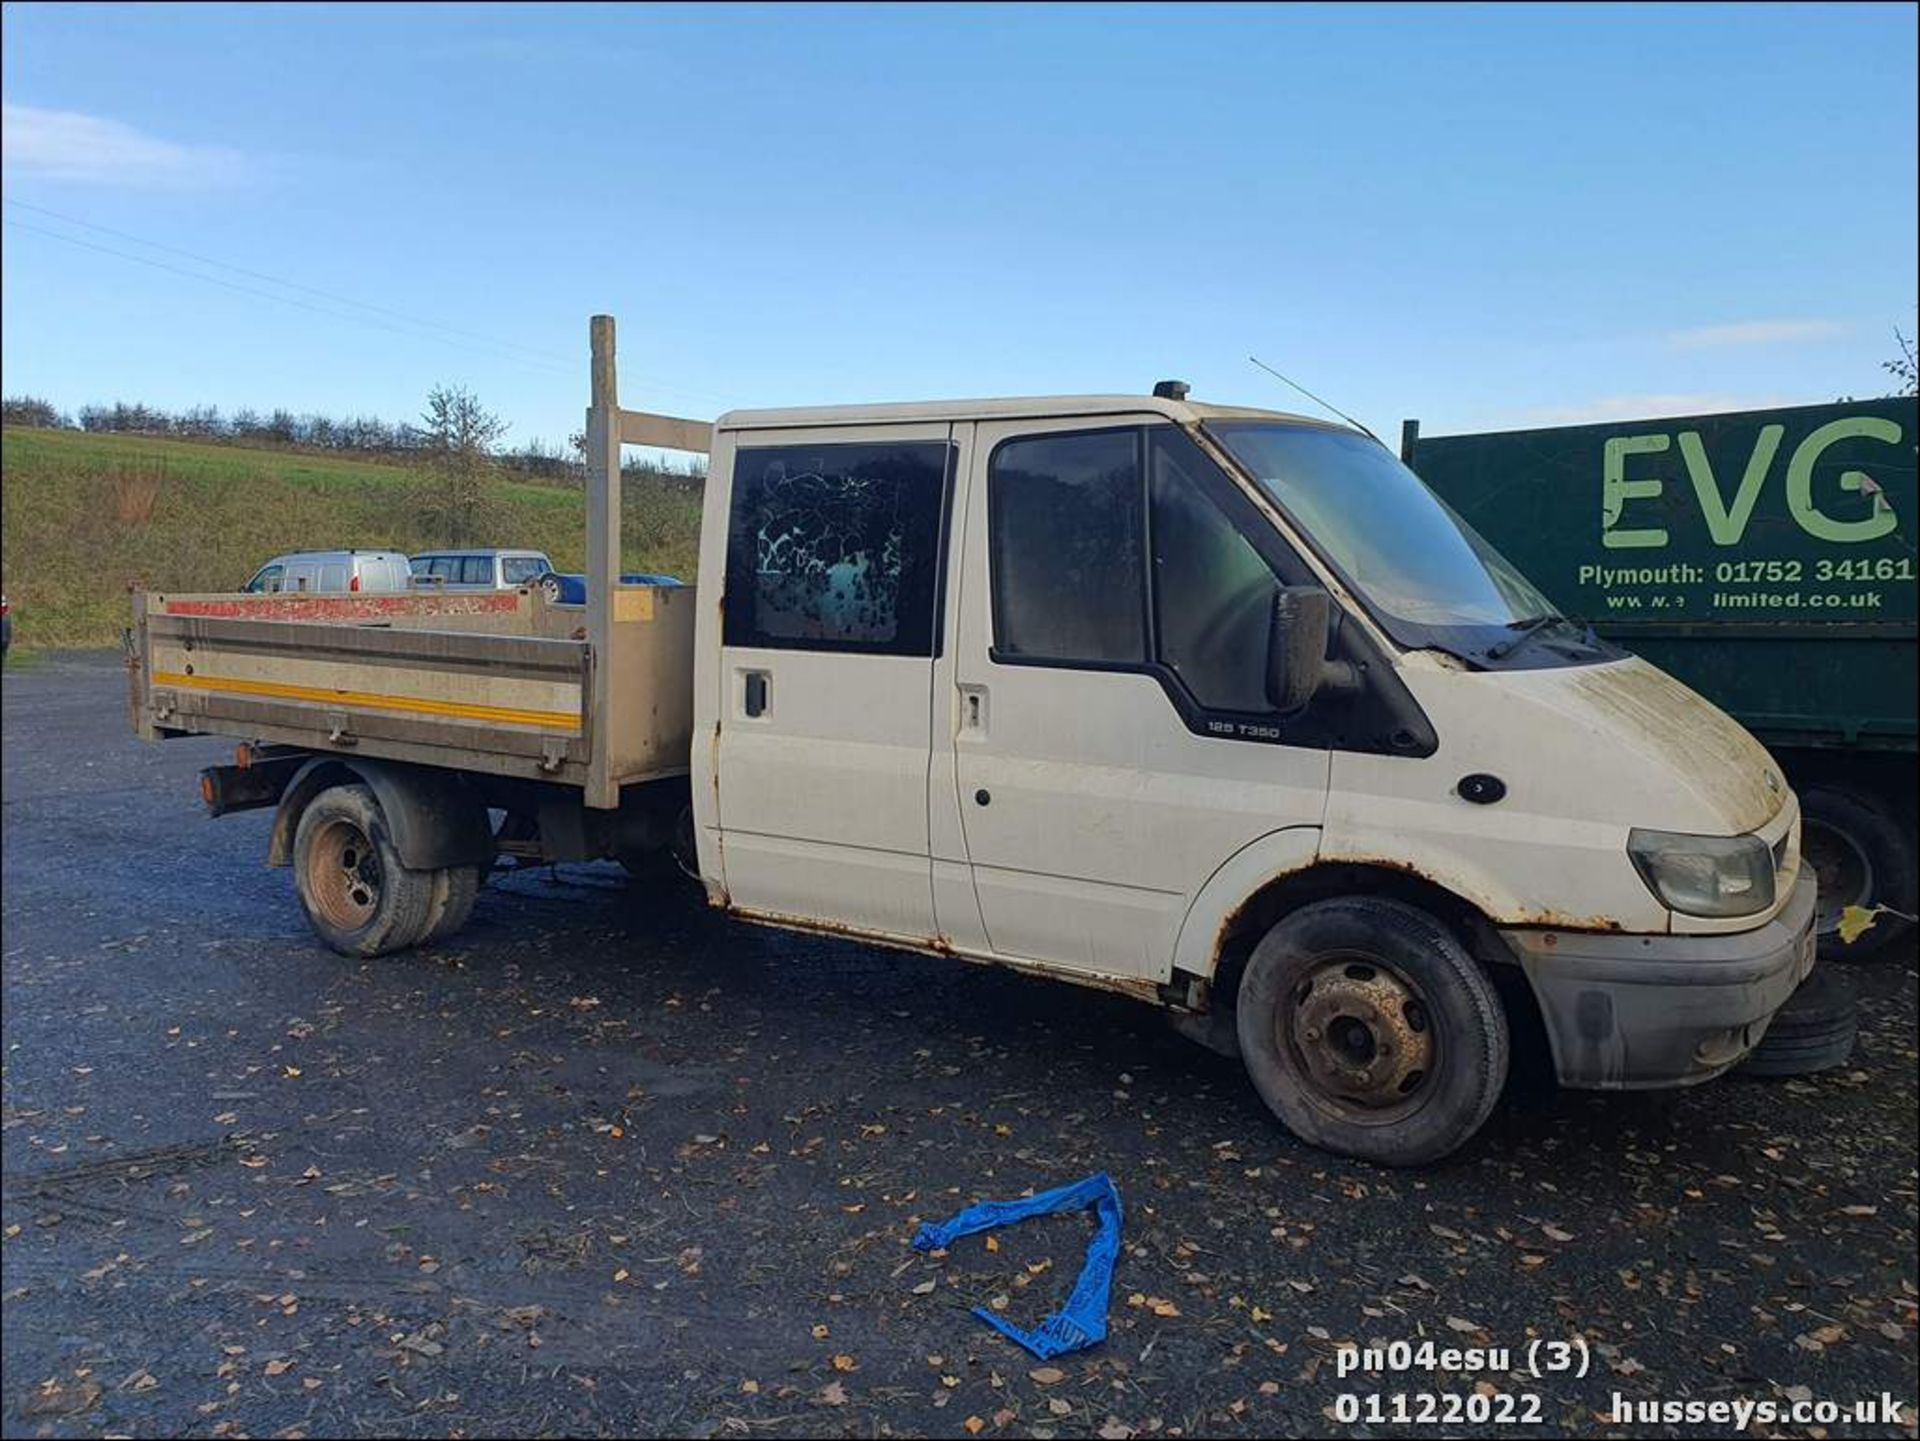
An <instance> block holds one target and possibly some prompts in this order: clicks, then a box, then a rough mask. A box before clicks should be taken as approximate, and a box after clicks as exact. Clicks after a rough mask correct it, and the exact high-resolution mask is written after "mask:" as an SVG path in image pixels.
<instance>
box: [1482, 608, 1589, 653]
mask: <svg viewBox="0 0 1920 1441" xmlns="http://www.w3.org/2000/svg"><path fill="white" fill-rule="evenodd" d="M1573 624H1574V623H1573V622H1572V621H1570V620H1568V619H1567V618H1566V617H1565V616H1564V615H1533V616H1528V617H1527V618H1526V619H1525V620H1516V621H1509V622H1508V628H1509V629H1510V630H1512V631H1513V634H1512V635H1510V636H1508V637H1507V638H1506V639H1505V640H1500V641H1495V642H1494V643H1493V644H1492V645H1490V646H1488V647H1487V659H1488V660H1505V659H1506V658H1507V657H1508V656H1510V655H1512V654H1513V653H1514V652H1515V651H1517V650H1519V649H1520V647H1521V646H1523V645H1525V644H1526V643H1527V642H1528V641H1530V640H1532V639H1533V638H1534V637H1535V636H1536V635H1539V634H1540V632H1542V631H1544V630H1546V629H1548V628H1549V627H1551V626H1554V625H1573Z"/></svg>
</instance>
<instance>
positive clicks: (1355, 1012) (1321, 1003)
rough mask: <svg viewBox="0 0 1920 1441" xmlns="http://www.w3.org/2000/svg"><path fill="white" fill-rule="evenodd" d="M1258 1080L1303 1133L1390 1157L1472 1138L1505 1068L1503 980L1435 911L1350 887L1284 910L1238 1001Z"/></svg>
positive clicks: (1436, 1151) (1400, 1160)
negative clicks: (1497, 981) (1492, 976)
mask: <svg viewBox="0 0 1920 1441" xmlns="http://www.w3.org/2000/svg"><path fill="white" fill-rule="evenodd" d="M1236 1013H1237V1016H1236V1026H1237V1029H1238V1032H1239V1040H1240V1053H1241V1057H1242V1059H1243V1060H1244V1062H1245V1064H1246V1067H1247V1074H1248V1076H1249V1077H1251V1078H1252V1081H1253V1084H1254V1089H1255V1090H1257V1091H1258V1092H1259V1093H1260V1098H1261V1099H1262V1100H1263V1101H1265V1102H1266V1103H1267V1107H1268V1109H1270V1110H1271V1111H1272V1112H1273V1113H1274V1114H1275V1115H1276V1116H1278V1117H1279V1118H1280V1120H1281V1121H1282V1122H1283V1123H1284V1124H1285V1125H1286V1127H1287V1129H1288V1130H1290V1131H1292V1132H1293V1133H1294V1134H1295V1135H1296V1136H1298V1137H1300V1139H1301V1140H1303V1141H1307V1142H1309V1143H1310V1144H1312V1145H1315V1146H1319V1147H1321V1148H1322V1149H1324V1150H1328V1151H1334V1152H1337V1153H1339V1154H1340V1155H1343V1156H1353V1157H1356V1158H1357V1159H1359V1160H1363V1161H1372V1162H1375V1163H1377V1164H1379V1165H1383V1166H1418V1165H1422V1164H1425V1163H1426V1162H1429V1161H1437V1160H1439V1159H1440V1158H1441V1157H1442V1156H1445V1155H1447V1154H1449V1153H1450V1152H1452V1151H1454V1150H1457V1149H1458V1148H1459V1147H1460V1146H1462V1145H1464V1144H1465V1143H1466V1142H1467V1141H1468V1140H1469V1139H1471V1138H1472V1136H1473V1134H1474V1133H1475V1132H1476V1131H1478V1130H1479V1129H1480V1126H1481V1124H1482V1123H1483V1122H1484V1121H1485V1120H1486V1119H1487V1116H1488V1114H1489V1113H1490V1112H1491V1111H1492V1110H1493V1105H1494V1102H1495V1101H1496V1100H1497V1099H1499V1096H1500V1088H1501V1085H1502V1084H1503V1083H1504V1081H1505V1080H1506V1074H1507V1056H1508V1038H1507V1022H1506V1016H1505V1013H1504V1012H1503V1011H1502V1010H1501V1007H1500V998H1499V996H1498V994H1497V993H1496V992H1495V990H1494V987H1493V983H1492V982H1491V981H1490V980H1489V979H1488V978H1487V976H1486V974H1485V973H1484V972H1483V971H1482V970H1481V969H1480V967H1479V965H1478V964H1477V963H1476V962H1475V961H1474V959H1473V957H1472V956H1471V955H1470V954H1468V952H1467V949H1466V947H1465V946H1463V945H1462V944H1461V943H1460V941H1459V940H1458V939H1457V938H1456V937H1455V936H1454V934H1453V933H1452V932H1451V931H1449V930H1448V929H1447V928H1446V927H1445V926H1443V925H1441V924H1440V922H1438V921H1437V920H1435V919H1434V918H1433V917H1432V916H1430V915H1428V914H1427V913H1426V912H1425V911H1422V910H1419V909H1417V908H1415V907H1413V906H1410V905H1405V904H1403V903H1401V902H1399V901H1390V900H1383V899H1379V898H1376V897H1372V896H1347V897H1340V898H1337V899H1334V900H1326V901H1318V902H1315V903H1314V904H1312V905H1309V906H1303V907H1302V908H1301V909H1299V910H1297V911H1295V912H1293V913H1292V914H1291V915H1289V916H1287V917H1285V918H1284V919H1283V920H1281V921H1280V922H1279V923H1278V924H1277V925H1275V926H1274V927H1273V929H1272V930H1270V931H1268V932H1267V934H1266V936H1265V937H1264V938H1263V939H1262V940H1261V942H1260V944H1259V945H1258V946H1256V947H1255V948H1254V952H1253V956H1252V958H1251V959H1250V960H1249V961H1248V963H1247V970H1246V975H1245V977H1244V978H1243V979H1242V981H1241V983H1240V993H1239V997H1238V1001H1237V1004H1236Z"/></svg>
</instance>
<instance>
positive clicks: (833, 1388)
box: [815, 1381, 847, 1406]
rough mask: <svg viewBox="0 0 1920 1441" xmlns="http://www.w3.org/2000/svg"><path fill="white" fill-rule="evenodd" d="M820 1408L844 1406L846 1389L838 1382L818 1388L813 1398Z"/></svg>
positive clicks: (831, 1382)
mask: <svg viewBox="0 0 1920 1441" xmlns="http://www.w3.org/2000/svg"><path fill="white" fill-rule="evenodd" d="M815 1399H816V1400H817V1401H818V1402H819V1403H820V1404H821V1405H822V1406H844V1405H846V1404H847V1388H846V1387H845V1386H842V1385H841V1384H840V1383H839V1382H838V1381H829V1382H828V1383H827V1384H826V1385H824V1386H822V1387H821V1388H820V1394H819V1396H817V1397H816V1398H815Z"/></svg>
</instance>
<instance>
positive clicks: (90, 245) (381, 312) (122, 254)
mask: <svg viewBox="0 0 1920 1441" xmlns="http://www.w3.org/2000/svg"><path fill="white" fill-rule="evenodd" d="M5 203H6V204H8V205H10V206H13V207H15V208H17V209H20V210H28V211H32V212H33V213H35V214H37V215H44V216H47V217H49V218H50V219H53V220H58V221H61V222H63V223H64V224H68V225H76V226H79V227H81V228H82V229H85V230H91V231H95V232H97V233H99V234H102V235H111V236H114V237H116V238H117V239H121V240H126V241H130V242H132V243H133V244H135V245H140V246H145V247H146V248H148V249H150V250H158V251H162V252H164V253H166V254H169V255H177V256H180V257H181V258H183V259H186V260H191V261H194V262H196V263H197V264H200V265H206V266H211V267H213V268H215V269H217V270H224V271H227V272H229V273H231V274H234V275H244V276H246V277H248V278H249V279H253V280H260V281H265V282H266V283H267V284H269V285H278V286H282V287H284V288H285V289H288V290H293V291H298V292H299V293H300V294H302V295H310V296H313V297H315V298H316V299H318V300H325V301H330V302H332V303H333V304H334V305H344V306H350V307H352V309H353V310H355V311H364V312H366V314H364V315H356V314H345V313H342V312H340V311H338V310H333V309H329V308H327V307H326V306H322V305H314V304H311V303H308V302H306V301H302V300H298V299H296V298H294V297H293V296H288V295H281V294H279V293H277V292H275V291H271V290H262V289H259V288H257V287H255V286H250V285H240V284H236V283H235V282H233V281H229V280H223V279H221V278H220V277H219V276H216V275H207V274H204V273H202V272H201V271H198V270H191V269H187V268H184V267H182V266H177V265H168V264H166V263H164V262H162V261H159V260H155V259H153V258H151V257H150V256H143V255H133V254H129V253H128V252H126V251H124V250H119V249H116V248H114V247H112V246H108V245H101V244H99V243H98V242H97V241H90V240H85V239H83V238H81V237H80V236H77V235H68V234H65V233H63V232H61V231H58V230H49V229H46V228H45V227H42V226H38V225H29V224H27V223H26V222H24V221H19V220H9V221H7V222H6V223H7V224H8V225H11V226H13V227H15V228H16V229H20V230H28V231H32V232H33V233H35V234H38V235H45V236H48V237H49V238H51V239H54V240H62V241H65V242H66V243H67V244H69V245H77V246H80V247H81V248H83V249H86V250H94V251H98V252H99V253H101V254H103V255H112V256H115V257H117V258H119V259H121V260H130V261H133V262H134V263H135V264H139V265H148V266H152V267H153V268H154V269H156V270H164V271H167V272H168V273H170V274H173V275H183V276H186V277H187V278H188V279H190V280H200V281H205V282H206V283H207V284H209V285H218V286H220V287H222V288H223V289H227V290H232V291H236V292H238V293H239V294H242V295H253V296H257V297H259V298H261V299H265V300H277V301H279V302H280V303H281V304H283V305H292V306H296V307H297V308H299V309H301V310H307V311H311V312H312V313H314V314H316V315H326V316H330V317H331V318H333V319H336V320H345V321H350V322H353V323H357V324H366V325H372V326H374V328H376V329H379V330H383V331H385V332H387V333H388V334H391V335H402V336H407V337H409V338H412V339H420V340H432V341H436V342H438V343H440V344H443V345H451V346H454V347H455V348H456V349H461V350H466V351H468V352H469V353H471V354H483V355H484V354H489V353H491V354H494V355H495V358H498V359H505V360H512V361H515V362H517V363H519V364H522V365H528V366H532V367H534V368H537V369H542V370H550V371H554V370H558V371H565V372H566V373H569V374H571V373H574V372H577V371H578V370H579V369H580V364H579V362H578V361H575V360H569V359H567V358H566V357H565V356H561V355H558V354H555V353H554V352H552V351H547V350H538V349H535V348H533V347H531V346H525V345H520V344H518V343H517V342H515V341H508V340H500V339H497V338H495V337H493V336H490V335H484V334H481V333H480V332H478V331H473V330H465V329H462V328H460V327H458V326H451V325H447V324H444V323H443V322H440V321H436V320H429V319H426V318H425V317H423V316H417V315H410V314H408V313H407V312H405V311H401V310H394V309H392V308H390V307H388V306H384V305H375V304H373V303H372V302H370V301H364V300H356V299H354V298H353V297H352V296H348V295H341V294H338V293H337V292H334V291H330V290H323V289H321V288H319V287H318V286H313V285H306V284H303V283H301V282H300V281H297V280H288V279H286V278H284V277H282V276H278V275H271V274H268V273H267V272H266V271H263V270H254V269H251V268H250V267H248V266H244V265H235V264H233V263H231V262H230V261H225V260H216V259H215V258H213V257H212V256H210V255H202V254H200V253H198V252H197V251H193V250H187V249H184V248H182V247H180V246H177V245H167V244H163V243H162V242H160V241H157V240H148V239H146V238H145V237H144V236H140V235H135V234H133V233H132V232H130V231H126V230H117V229H115V228H114V227H112V226H109V225H100V224H98V223H96V222H94V221H91V220H82V219H81V218H80V217H78V216H76V215H68V214H65V213H64V212H62V211H58V210H54V209H51V208H49V207H47V206H44V205H34V204H31V203H30V202H28V201H25V200H16V199H14V198H13V197H12V196H7V197H5ZM370 317H381V318H384V319H386V320H388V321H398V322H401V323H402V324H404V325H408V326H413V327H416V328H417V329H416V330H406V329H401V328H399V327H398V326H396V325H393V324H381V323H379V321H377V320H375V319H372V318H370ZM421 331H424V332H427V333H424V334H422V333H419V332H421ZM433 332H440V333H437V334H436V333H433ZM453 337H457V339H456V338H453ZM461 342H475V343H477V345H478V346H484V347H486V349H484V350H483V349H477V348H476V346H475V344H463V343H461ZM630 378H631V379H633V380H635V381H638V382H640V383H642V384H645V385H648V386H650V387H651V388H653V389H657V390H664V391H670V392H674V393H677V394H681V395H688V396H694V397H698V398H702V399H707V400H718V401H720V402H722V403H723V404H724V403H726V402H727V401H728V399H729V398H728V397H726V396H723V395H719V394H717V393H715V392H713V391H708V390H697V389H693V388H691V387H688V386H683V385H675V384H672V383H670V382H668V381H664V380H660V379H657V378H655V377H652V376H647V375H637V374H631V373H630Z"/></svg>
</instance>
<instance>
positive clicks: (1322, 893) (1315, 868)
mask: <svg viewBox="0 0 1920 1441" xmlns="http://www.w3.org/2000/svg"><path fill="white" fill-rule="evenodd" d="M1318 837H1319V832H1318V830H1317V829H1315V828H1312V827H1300V828H1297V829H1295V830H1288V831H1279V832H1275V833H1274V834H1272V835H1269V836H1265V837H1262V838H1261V840H1260V841H1258V842H1256V843H1255V844H1254V845H1253V846H1249V847H1248V848H1247V849H1246V850H1244V851H1242V852H1241V853H1240V854H1239V855H1237V856H1235V857H1234V858H1233V860H1231V861H1229V862H1228V863H1227V864H1226V865H1224V866H1222V867H1221V868H1220V870H1219V871H1218V872H1216V873H1215V875H1214V877H1213V878H1212V880H1210V881H1209V882H1208V884H1207V886H1206V887H1204V888H1203V889H1202V891H1201V893H1200V895H1199V896H1198V897H1197V898H1196V899H1195V902H1194V904H1193V906H1192V907H1191V908H1190V909H1189V911H1188V915H1187V921H1186V923H1185V924H1184V925H1183V926H1182V927H1181V931H1180V940H1179V947H1180V953H1179V956H1178V958H1177V959H1176V965H1177V966H1178V967H1179V969H1180V970H1182V971H1184V972H1188V973H1190V974H1192V975H1196V976H1200V977H1203V978H1205V979H1206V980H1207V981H1208V983H1209V986H1208V991H1209V1000H1210V1003H1211V1005H1213V1006H1231V1005H1232V1004H1233V999H1234V996H1235V994H1236V993H1237V992H1238V990H1239V986H1240V977H1241V974H1242V972H1243V971H1244V970H1245V968H1246V963H1247V958H1248V957H1249V956H1250V955H1252V953H1253V948H1254V946H1255V945H1256V944H1258V943H1259V940H1260V938H1261V937H1262V936H1264V935H1265V934H1266V933H1267V932H1268V931H1269V930H1270V929H1272V927H1273V925H1274V923H1275V922H1277V921H1278V920H1279V919H1280V918H1281V917H1282V916H1284V915H1286V914H1287V913H1288V912H1290V911H1294V910H1298V909H1299V908H1300V907H1301V906H1305V905H1310V904H1312V903H1313V902H1315V901H1321V900H1326V899H1329V898H1330V897H1333V896H1343V895H1375V896H1385V897H1388V898H1389V899H1393V900H1398V901H1402V902H1404V903H1406V904H1408V905H1412V906H1417V907H1418V908H1419V909H1421V910H1423V911H1425V912H1427V913H1428V914H1429V915H1431V916H1433V917H1434V919H1436V920H1437V921H1439V922H1440V923H1441V924H1442V925H1444V926H1446V927H1447V929H1448V930H1450V931H1452V932H1453V933H1454V935H1456V936H1457V937H1458V938H1459V939H1460V941H1461V943H1462V944H1463V945H1464V946H1465V947H1466V948H1467V951H1468V954H1470V955H1471V956H1472V957H1473V958H1474V959H1475V961H1477V962H1478V963H1479V964H1480V966H1481V968H1482V969H1483V970H1485V972H1486V973H1487V976H1488V978H1489V979H1490V980H1491V981H1492V982H1493V985H1494V988H1495V989H1496V990H1497V991H1498V992H1499V993H1500V999H1501V1001H1502V1003H1503V1005H1504V1007H1505V1009H1506V1012H1507V1024H1508V1027H1509V1029H1510V1030H1511V1031H1512V1033H1513V1038H1514V1041H1515V1043H1516V1047H1517V1049H1519V1050H1520V1051H1521V1053H1522V1054H1523V1055H1524V1056H1525V1057H1526V1059H1527V1061H1528V1063H1529V1064H1531V1063H1532V1062H1533V1060H1534V1059H1535V1057H1536V1053H1544V1050H1545V1046H1546V1027H1545V1023H1544V1021H1543V1020H1542V1018H1541V1015H1540V1008H1539V1003H1538V1001H1536V1000H1535V998H1534V995H1533V988H1532V987H1531V986H1530V985H1529V984H1528V983H1527V979H1526V975H1525V973H1524V972H1523V971H1522V970H1521V969H1520V965H1519V960H1518V958H1517V957H1516V956H1515V955H1514V953H1513V950H1512V948H1511V947H1509V946H1508V945H1507V943H1506V941H1505V940H1504V939H1503V938H1502V937H1501V935H1500V932H1499V930H1498V929H1497V928H1496V927H1495V926H1494V924H1493V922H1492V921H1490V920H1489V919H1488V918H1487V915H1486V913H1485V912H1484V911H1482V910H1481V909H1480V907H1479V906H1477V905H1475V904H1474V903H1473V902H1472V901H1470V900H1468V899H1467V898H1466V897H1464V896H1462V895H1461V894H1460V893H1459V892H1457V891H1454V890H1450V889H1449V888H1447V887H1446V886H1444V885H1442V884H1441V883H1440V882H1438V881H1436V880H1433V879H1432V878H1431V877H1428V876H1426V875H1423V874H1421V873H1420V872H1419V871H1417V870H1415V869H1413V868H1412V867H1411V866H1407V865H1398V864H1392V863H1388V862H1381V861H1345V860H1340V861H1333V860H1321V859H1319V858H1318V845H1317V842H1318Z"/></svg>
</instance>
